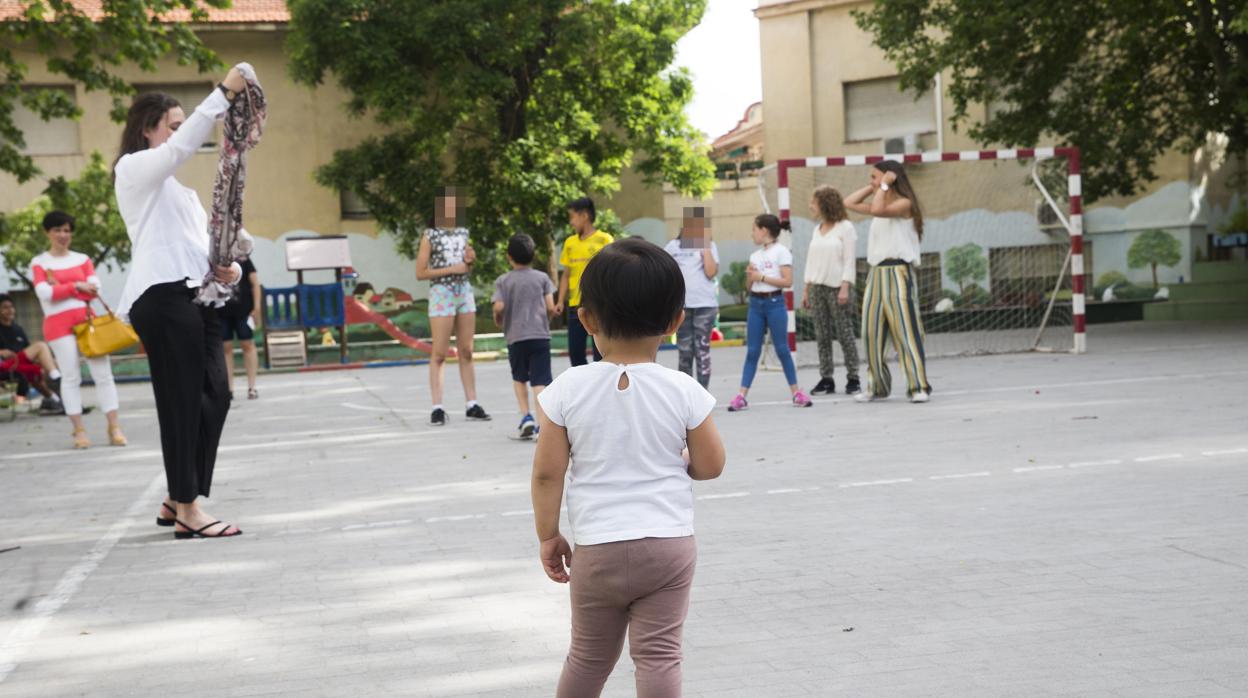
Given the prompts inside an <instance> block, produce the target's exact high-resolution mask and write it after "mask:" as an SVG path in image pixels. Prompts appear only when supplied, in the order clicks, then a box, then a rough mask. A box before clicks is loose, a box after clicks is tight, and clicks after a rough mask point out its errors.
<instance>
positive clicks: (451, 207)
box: [433, 196, 457, 228]
mask: <svg viewBox="0 0 1248 698" xmlns="http://www.w3.org/2000/svg"><path fill="white" fill-rule="evenodd" d="M456 201H457V200H456V198H455V197H453V196H439V197H438V198H437V199H435V200H434V204H433V208H434V211H433V216H434V223H435V224H436V225H437V226H438V227H439V228H454V227H455V215H456V212H457V208H456Z"/></svg>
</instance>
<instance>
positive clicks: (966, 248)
mask: <svg viewBox="0 0 1248 698" xmlns="http://www.w3.org/2000/svg"><path fill="white" fill-rule="evenodd" d="M945 273H946V274H948V275H949V278H950V279H953V282H954V283H956V284H957V285H958V290H959V291H960V292H961V294H962V295H966V287H967V285H968V284H970V283H972V282H976V283H977V282H980V281H983V280H984V279H987V278H988V260H987V259H986V258H985V257H984V248H982V247H980V246H979V245H976V244H975V243H973V242H968V243H966V244H965V245H958V246H957V247H951V248H949V249H948V250H947V251H946V252H945Z"/></svg>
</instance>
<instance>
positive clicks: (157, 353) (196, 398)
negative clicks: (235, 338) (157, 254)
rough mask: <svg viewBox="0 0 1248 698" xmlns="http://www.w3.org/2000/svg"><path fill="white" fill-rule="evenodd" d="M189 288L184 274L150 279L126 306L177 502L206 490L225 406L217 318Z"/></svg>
mask: <svg viewBox="0 0 1248 698" xmlns="http://www.w3.org/2000/svg"><path fill="white" fill-rule="evenodd" d="M194 296H195V291H194V289H189V288H187V287H186V284H185V283H184V282H174V283H167V284H157V285H155V286H152V287H151V288H149V289H147V291H145V292H144V293H143V295H142V296H140V297H139V299H138V300H137V301H135V303H134V306H133V307H132V308H131V309H130V322H131V323H132V324H133V325H134V330H135V332H137V333H138V335H139V339H141V340H142V341H143V347H144V349H145V350H146V351H147V362H148V364H149V366H150V367H151V372H152V392H153V393H155V394H156V417H157V419H158V420H159V421H160V449H161V451H162V452H163V454H164V458H165V479H166V481H167V482H168V485H169V496H170V497H171V498H172V499H173V500H174V501H175V502H181V503H183V504H189V503H191V502H193V501H195V498H196V497H207V496H208V493H209V491H210V490H211V488H212V470H213V466H214V465H215V464H216V462H217V445H218V444H219V443H220V442H221V430H222V428H223V427H224V426H225V416H226V414H227V413H228V412H229V411H230V397H229V386H228V383H227V381H226V371H225V357H224V354H223V353H222V349H221V321H220V320H219V319H218V318H217V311H216V310H215V309H213V308H208V307H205V306H202V305H197V304H196V303H194V302H193V300H192V299H193V298H194Z"/></svg>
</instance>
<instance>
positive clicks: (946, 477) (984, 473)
mask: <svg viewBox="0 0 1248 698" xmlns="http://www.w3.org/2000/svg"><path fill="white" fill-rule="evenodd" d="M989 475H992V473H991V472H989V471H987V470H981V471H979V472H977V473H955V474H953V475H932V476H930V477H928V478H927V479H928V480H954V479H957V478H962V477H988V476H989Z"/></svg>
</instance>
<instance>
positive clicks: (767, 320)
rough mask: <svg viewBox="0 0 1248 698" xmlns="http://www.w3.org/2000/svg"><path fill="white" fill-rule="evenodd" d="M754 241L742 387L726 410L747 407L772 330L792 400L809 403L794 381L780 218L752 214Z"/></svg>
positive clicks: (789, 265)
mask: <svg viewBox="0 0 1248 698" xmlns="http://www.w3.org/2000/svg"><path fill="white" fill-rule="evenodd" d="M751 236H752V237H753V238H754V243H755V244H756V245H760V246H761V247H759V248H758V249H757V250H754V253H753V254H751V255H750V265H749V267H747V268H746V272H745V280H746V283H747V284H748V285H749V289H750V310H749V313H748V314H747V315H746V318H745V320H746V322H745V368H743V369H742V371H741V388H740V390H738V391H737V394H736V395H734V396H733V398H732V402H730V403H728V411H729V412H740V411H741V410H744V409H746V408H747V407H749V403H748V402H746V400H745V396H746V395H747V394H749V392H750V385H751V384H753V383H754V374H755V373H756V372H757V371H758V360H759V359H760V358H762V356H763V341H764V339H765V338H766V336H767V333H768V332H770V333H771V345H772V346H773V347H775V349H776V358H778V359H779V360H780V365H781V366H782V367H783V368H784V378H785V380H787V381H788V382H789V392H791V393H792V394H793V404H794V405H795V406H797V407H810V406H811V402H810V398H809V397H806V393H804V392H802V389H801V388H800V387H799V386H798V385H797V366H795V365H794V364H793V355H792V354H791V353H790V352H789V310H788V306H787V304H786V303H785V302H784V289H786V288H792V286H793V253H791V252H789V248H787V247H785V246H784V245H781V244H780V243H779V242H777V239H778V238H779V237H780V219H779V218H776V217H775V216H773V215H771V214H769V213H764V214H763V215H761V216H756V217H755V218H754V229H753V230H752V231H751Z"/></svg>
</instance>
